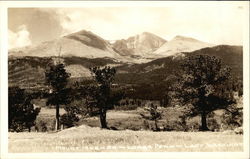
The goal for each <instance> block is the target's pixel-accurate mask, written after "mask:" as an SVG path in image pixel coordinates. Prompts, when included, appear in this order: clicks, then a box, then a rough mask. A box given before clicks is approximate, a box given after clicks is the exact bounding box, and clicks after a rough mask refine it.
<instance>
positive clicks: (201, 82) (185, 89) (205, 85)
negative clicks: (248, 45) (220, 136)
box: [176, 55, 235, 131]
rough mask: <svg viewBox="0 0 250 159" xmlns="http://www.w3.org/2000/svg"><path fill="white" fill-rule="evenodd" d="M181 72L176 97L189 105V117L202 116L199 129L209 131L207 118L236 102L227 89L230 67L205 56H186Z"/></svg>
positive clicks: (230, 90)
mask: <svg viewBox="0 0 250 159" xmlns="http://www.w3.org/2000/svg"><path fill="white" fill-rule="evenodd" d="M181 67H182V69H183V72H182V74H181V75H180V76H181V77H180V79H179V82H178V85H177V86H176V88H177V91H176V93H177V94H176V95H177V97H178V98H179V99H181V102H182V104H184V105H186V106H189V107H190V111H189V113H188V116H196V115H200V116H201V128H200V129H201V130H202V131H206V130H208V127H207V121H206V118H207V115H208V114H209V113H211V112H213V111H214V110H217V109H226V108H227V107H228V106H230V105H231V104H233V103H235V100H234V98H233V96H232V93H233V91H232V87H231V86H230V84H228V83H229V81H230V68H229V67H223V65H222V63H221V60H220V59H218V58H216V57H214V56H213V57H211V56H208V55H196V56H191V57H188V58H187V59H186V60H185V62H184V63H183V64H182V65H181Z"/></svg>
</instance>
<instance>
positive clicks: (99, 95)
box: [88, 66, 121, 128]
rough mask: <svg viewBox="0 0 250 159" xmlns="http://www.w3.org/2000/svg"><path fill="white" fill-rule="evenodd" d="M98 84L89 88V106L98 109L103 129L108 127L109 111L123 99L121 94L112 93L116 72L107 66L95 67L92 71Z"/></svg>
mask: <svg viewBox="0 0 250 159" xmlns="http://www.w3.org/2000/svg"><path fill="white" fill-rule="evenodd" d="M90 70H91V72H92V73H93V77H94V79H95V81H96V82H97V84H96V85H95V86H92V87H90V88H89V90H88V92H91V94H89V97H90V99H91V100H89V105H90V106H91V107H95V108H97V109H98V112H99V115H100V122H101V127H102V128H108V127H107V121H106V113H107V110H109V109H113V108H114V105H115V104H116V103H117V102H118V101H119V100H120V99H121V93H116V94H114V93H113V92H112V91H111V86H112V82H113V81H114V77H115V74H116V70H115V69H114V68H111V67H107V66H105V67H104V68H100V67H94V68H91V69H90Z"/></svg>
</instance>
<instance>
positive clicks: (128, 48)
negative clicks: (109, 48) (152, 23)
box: [113, 32, 166, 57]
mask: <svg viewBox="0 0 250 159" xmlns="http://www.w3.org/2000/svg"><path fill="white" fill-rule="evenodd" d="M165 42H166V40H165V39H163V38H161V37H159V36H157V35H154V34H152V33H148V32H143V33H142V34H139V35H136V36H132V37H129V38H128V39H126V40H125V39H122V40H117V41H115V42H114V44H113V48H114V49H115V50H116V51H117V52H118V53H119V54H120V55H123V56H128V55H135V56H142V57H143V56H147V55H148V54H151V53H152V52H154V51H155V50H157V49H158V48H160V47H161V46H162V45H163V44H164V43H165Z"/></svg>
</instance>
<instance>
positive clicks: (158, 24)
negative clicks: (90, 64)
mask: <svg viewBox="0 0 250 159" xmlns="http://www.w3.org/2000/svg"><path fill="white" fill-rule="evenodd" d="M245 7H246V5H243V4H240V3H239V4H234V5H217V6H214V5H212V6H205V5H203V6H191V7H186V6H184V5H183V6H182V5H178V6H171V7H138V6H137V7H98V8H97V7H85V8H9V9H8V33H9V37H8V39H9V48H16V47H24V46H28V45H37V44H39V43H41V42H43V41H49V40H53V39H56V38H59V37H62V36H64V35H67V34H70V33H73V32H77V31H80V30H87V31H91V32H93V33H94V34H97V35H98V36H100V37H102V38H104V39H106V40H118V39H127V38H128V37H130V36H134V35H136V34H140V33H142V32H150V33H153V34H155V35H158V36H160V37H162V38H164V39H166V40H171V39H172V38H174V37H175V36H177V35H182V36H188V37H192V38H196V39H198V40H201V41H204V42H208V43H213V44H229V45H242V41H243V29H242V28H243V25H244V13H245V12H244V9H245Z"/></svg>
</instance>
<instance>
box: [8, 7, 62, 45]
mask: <svg viewBox="0 0 250 159" xmlns="http://www.w3.org/2000/svg"><path fill="white" fill-rule="evenodd" d="M59 20H60V17H58V15H57V14H56V13H55V11H54V9H53V8H9V9H8V27H9V29H10V30H12V31H13V32H17V31H18V30H19V27H20V26H21V25H25V26H26V28H27V30H29V33H30V40H31V41H32V44H39V43H41V42H43V41H49V40H53V39H56V38H59V37H60V36H61V35H62V27H61V24H60V21H59Z"/></svg>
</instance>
